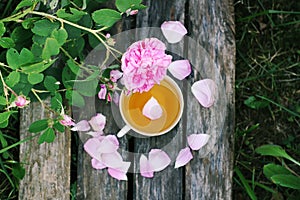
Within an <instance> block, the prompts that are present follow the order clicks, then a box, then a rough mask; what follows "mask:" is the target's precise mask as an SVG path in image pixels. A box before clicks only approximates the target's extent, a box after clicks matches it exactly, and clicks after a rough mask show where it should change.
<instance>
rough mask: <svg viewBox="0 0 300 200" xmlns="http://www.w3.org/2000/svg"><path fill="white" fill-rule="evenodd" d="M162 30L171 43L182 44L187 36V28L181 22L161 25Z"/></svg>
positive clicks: (169, 22) (166, 22)
mask: <svg viewBox="0 0 300 200" xmlns="http://www.w3.org/2000/svg"><path fill="white" fill-rule="evenodd" d="M161 30H162V32H163V35H164V36H165V38H166V39H167V40H168V42H169V43H177V42H180V41H181V40H182V38H183V36H184V35H186V34H187V30H186V28H185V27H184V25H183V24H182V23H181V22H180V21H165V22H164V23H163V24H162V25H161Z"/></svg>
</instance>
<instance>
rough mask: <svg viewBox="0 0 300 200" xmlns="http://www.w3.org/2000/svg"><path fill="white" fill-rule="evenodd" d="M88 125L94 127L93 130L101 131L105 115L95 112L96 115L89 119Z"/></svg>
mask: <svg viewBox="0 0 300 200" xmlns="http://www.w3.org/2000/svg"><path fill="white" fill-rule="evenodd" d="M89 123H90V125H91V126H92V128H93V129H94V131H96V132H98V131H102V130H103V129H104V127H105V123H106V117H105V116H104V115H102V114H100V113H97V115H96V116H94V117H92V118H91V120H90V121H89Z"/></svg>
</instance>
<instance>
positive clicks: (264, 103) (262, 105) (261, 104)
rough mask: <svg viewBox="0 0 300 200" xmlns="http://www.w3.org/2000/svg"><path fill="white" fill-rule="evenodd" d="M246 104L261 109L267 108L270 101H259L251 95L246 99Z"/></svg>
mask: <svg viewBox="0 0 300 200" xmlns="http://www.w3.org/2000/svg"><path fill="white" fill-rule="evenodd" d="M244 104H245V105H246V106H248V107H249V108H252V109H260V108H265V107H267V106H268V105H269V102H267V101H259V100H256V98H255V97H254V96H250V97H249V98H248V99H246V100H245V101H244Z"/></svg>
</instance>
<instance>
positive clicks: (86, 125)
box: [71, 120, 91, 131]
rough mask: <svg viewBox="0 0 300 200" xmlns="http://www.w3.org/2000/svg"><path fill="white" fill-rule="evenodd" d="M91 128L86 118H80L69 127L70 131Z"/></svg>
mask: <svg viewBox="0 0 300 200" xmlns="http://www.w3.org/2000/svg"><path fill="white" fill-rule="evenodd" d="M90 129H91V127H90V124H89V122H88V121H87V120H81V121H80V122H78V123H77V124H75V125H74V127H73V128H71V130H72V131H89V130H90Z"/></svg>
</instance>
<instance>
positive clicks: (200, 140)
mask: <svg viewBox="0 0 300 200" xmlns="http://www.w3.org/2000/svg"><path fill="white" fill-rule="evenodd" d="M209 138H210V135H207V134H192V135H190V136H188V138H187V140H188V144H189V146H190V147H191V149H192V150H196V151H197V150H199V149H201V148H202V147H203V146H204V145H206V144H207V142H208V140H209Z"/></svg>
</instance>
